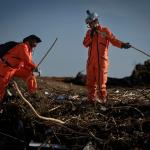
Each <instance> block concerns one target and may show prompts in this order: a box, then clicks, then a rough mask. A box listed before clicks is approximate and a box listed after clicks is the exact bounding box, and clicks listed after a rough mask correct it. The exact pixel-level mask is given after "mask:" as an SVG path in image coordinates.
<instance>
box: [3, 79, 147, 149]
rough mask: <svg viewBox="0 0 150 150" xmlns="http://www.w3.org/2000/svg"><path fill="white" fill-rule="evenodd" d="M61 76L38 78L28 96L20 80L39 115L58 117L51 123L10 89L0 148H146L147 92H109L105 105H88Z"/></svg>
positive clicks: (140, 89) (80, 89) (80, 91)
mask: <svg viewBox="0 0 150 150" xmlns="http://www.w3.org/2000/svg"><path fill="white" fill-rule="evenodd" d="M63 80H64V79H63V78H61V79H57V80H56V79H55V81H54V78H48V77H40V78H38V83H39V89H38V93H37V95H36V96H35V97H30V96H29V94H28V92H27V90H26V88H25V86H24V84H23V83H22V82H21V81H18V85H19V87H21V89H20V90H21V91H22V93H23V96H24V97H25V98H26V99H27V100H28V101H29V102H30V103H31V104H32V106H33V107H34V108H35V110H36V111H37V112H38V113H39V114H40V115H42V116H45V117H51V118H55V119H59V120H61V121H63V122H64V124H62V125H60V124H55V123H52V122H51V121H45V120H42V119H39V118H37V117H36V116H35V115H34V113H33V111H32V110H31V108H30V107H29V106H28V105H27V104H26V103H25V102H24V101H23V100H22V99H21V98H20V96H19V95H18V93H17V92H16V91H14V89H10V91H12V93H16V94H15V95H13V96H10V97H8V100H7V102H6V103H5V104H4V106H3V111H2V112H1V117H0V129H1V130H0V134H1V136H0V141H1V142H0V149H2V150H3V149H11V148H12V147H14V148H15V149H23V148H27V149H29V150H34V149H54V150H58V149H59V150H70V149H72V150H88V149H90V150H101V149H104V150H110V149H112V150H120V149H126V150H130V149H145V150H148V149H149V147H150V111H149V110H150V89H149V88H147V87H136V88H127V87H125V88H123V87H122V88H121V87H119V88H117V87H111V88H109V89H108V93H109V97H108V99H109V101H108V103H107V104H106V105H101V104H99V103H88V102H87V101H86V100H87V99H86V89H85V87H83V86H77V85H73V84H68V83H64V82H63Z"/></svg>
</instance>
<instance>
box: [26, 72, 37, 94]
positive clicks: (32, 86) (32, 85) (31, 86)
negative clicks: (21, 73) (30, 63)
mask: <svg viewBox="0 0 150 150" xmlns="http://www.w3.org/2000/svg"><path fill="white" fill-rule="evenodd" d="M26 82H27V86H28V90H29V93H30V94H34V93H35V92H36V90H37V81H36V77H35V75H33V74H32V75H30V77H29V78H28V79H27V80H26Z"/></svg>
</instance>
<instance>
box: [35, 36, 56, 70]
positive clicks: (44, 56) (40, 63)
mask: <svg viewBox="0 0 150 150" xmlns="http://www.w3.org/2000/svg"><path fill="white" fill-rule="evenodd" d="M57 40H58V38H56V39H55V41H54V42H53V44H52V45H51V47H50V48H49V50H48V51H47V52H46V54H45V55H44V56H43V58H42V59H41V60H40V62H39V63H38V65H37V66H36V68H37V67H39V65H40V64H41V63H42V62H43V60H44V59H45V57H46V56H47V55H48V53H49V52H50V51H51V50H52V48H53V46H54V45H55V43H56V41H57Z"/></svg>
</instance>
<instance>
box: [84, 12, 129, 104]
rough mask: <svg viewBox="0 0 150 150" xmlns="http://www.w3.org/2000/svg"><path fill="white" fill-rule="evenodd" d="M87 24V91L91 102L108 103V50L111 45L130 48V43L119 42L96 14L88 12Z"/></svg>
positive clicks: (85, 41)
mask: <svg viewBox="0 0 150 150" xmlns="http://www.w3.org/2000/svg"><path fill="white" fill-rule="evenodd" d="M87 15H88V16H87V18H86V20H85V21H86V24H87V25H88V27H89V30H88V31H87V33H86V36H85V38H84V40H83V45H84V46H85V47H87V48H88V49H89V51H88V60H87V82H86V84H87V90H88V99H89V101H90V102H95V101H98V102H100V103H105V102H106V96H107V90H106V82H107V74H108V48H109V44H110V43H111V44H112V45H113V46H116V47H118V48H125V49H127V48H130V47H131V45H130V44H129V43H124V42H122V41H120V40H118V39H117V38H116V37H115V36H114V35H113V33H112V32H111V31H110V30H109V29H108V28H107V27H102V26H101V25H100V24H99V21H98V15H97V14H96V13H90V11H87Z"/></svg>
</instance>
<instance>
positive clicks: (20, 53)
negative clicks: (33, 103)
mask: <svg viewBox="0 0 150 150" xmlns="http://www.w3.org/2000/svg"><path fill="white" fill-rule="evenodd" d="M40 42H41V39H40V38H39V37H37V36H36V35H30V36H28V37H26V38H24V39H23V42H22V43H19V44H17V45H16V46H15V47H14V48H12V49H11V50H9V51H8V52H7V53H6V54H5V55H4V56H3V58H1V59H0V103H2V102H3V98H4V94H5V89H6V87H7V85H8V84H9V81H10V80H11V78H12V77H19V78H21V79H23V80H24V81H25V82H26V83H27V86H28V90H29V93H30V94H34V93H35V91H36V89H37V82H36V78H35V76H34V74H33V71H35V70H36V71H37V68H36V64H34V63H33V62H32V52H33V49H34V48H35V47H36V46H37V44H38V43H40Z"/></svg>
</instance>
